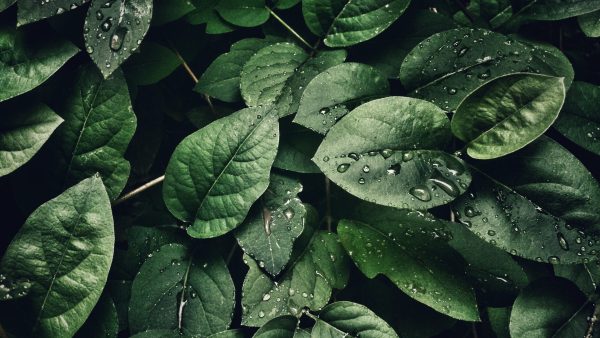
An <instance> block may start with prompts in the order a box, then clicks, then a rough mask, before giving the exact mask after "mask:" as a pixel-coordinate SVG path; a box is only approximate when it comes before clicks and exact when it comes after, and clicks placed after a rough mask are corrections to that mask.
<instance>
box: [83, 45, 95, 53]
mask: <svg viewBox="0 0 600 338" xmlns="http://www.w3.org/2000/svg"><path fill="white" fill-rule="evenodd" d="M85 51H86V52H87V53H88V54H92V53H93V52H94V47H92V46H87V47H86V48H85Z"/></svg>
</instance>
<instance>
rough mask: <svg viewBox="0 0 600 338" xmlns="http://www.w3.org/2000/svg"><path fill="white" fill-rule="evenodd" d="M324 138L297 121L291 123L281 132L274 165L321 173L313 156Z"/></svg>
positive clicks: (293, 169)
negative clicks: (312, 159) (296, 122)
mask: <svg viewBox="0 0 600 338" xmlns="http://www.w3.org/2000/svg"><path fill="white" fill-rule="evenodd" d="M322 140H323V138H322V136H321V135H319V134H317V133H314V132H312V131H311V130H308V129H306V128H304V127H302V126H299V125H297V124H295V123H292V124H290V125H289V126H288V129H287V130H284V131H283V132H282V134H281V140H280V142H279V151H278V152H277V157H275V162H274V163H273V167H275V168H279V169H284V170H289V171H293V172H297V173H304V174H318V173H320V172H321V170H319V167H317V166H316V165H315V163H314V162H313V161H311V158H312V157H313V155H314V154H315V151H317V148H318V147H319V144H320V143H321V141H322Z"/></svg>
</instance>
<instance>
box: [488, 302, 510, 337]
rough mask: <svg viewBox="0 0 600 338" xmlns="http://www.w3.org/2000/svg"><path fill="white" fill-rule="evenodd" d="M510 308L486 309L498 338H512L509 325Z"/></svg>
mask: <svg viewBox="0 0 600 338" xmlns="http://www.w3.org/2000/svg"><path fill="white" fill-rule="evenodd" d="M510 310H511V309H510V308H506V307H503V308H493V307H488V308H486V312H487V316H488V320H489V321H490V326H491V328H492V331H493V332H494V334H495V335H496V337H497V338H510V332H509V328H508V324H509V322H510Z"/></svg>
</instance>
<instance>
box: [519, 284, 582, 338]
mask: <svg viewBox="0 0 600 338" xmlns="http://www.w3.org/2000/svg"><path fill="white" fill-rule="evenodd" d="M591 313H592V304H591V303H589V302H587V301H586V298H585V296H584V295H583V294H582V293H581V292H580V291H579V290H577V287H576V286H575V285H574V284H573V283H571V282H569V281H568V280H566V279H562V278H553V279H540V280H537V281H535V282H534V283H532V284H531V285H529V286H528V287H527V288H526V289H525V290H523V291H522V292H521V294H520V295H519V297H518V298H517V300H515V303H514V305H513V308H512V312H511V314H510V335H511V337H528V338H529V337H531V338H548V337H554V338H570V337H583V336H584V335H585V333H586V329H587V327H588V322H587V320H586V317H587V316H588V315H590V314H591Z"/></svg>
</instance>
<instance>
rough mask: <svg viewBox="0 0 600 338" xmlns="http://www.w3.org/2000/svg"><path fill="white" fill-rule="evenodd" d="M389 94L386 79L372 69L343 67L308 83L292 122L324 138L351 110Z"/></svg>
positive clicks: (360, 66) (331, 70) (366, 67)
mask: <svg viewBox="0 0 600 338" xmlns="http://www.w3.org/2000/svg"><path fill="white" fill-rule="evenodd" d="M389 90H390V89H389V84H388V81H387V79H386V78H385V77H384V76H383V75H382V74H381V73H380V72H379V71H377V70H376V69H374V68H372V67H371V66H367V65H363V64H360V63H342V64H340V65H337V66H334V67H331V68H329V69H327V70H326V71H324V72H322V73H321V74H319V75H317V76H315V77H314V78H313V79H312V80H311V81H310V82H309V83H308V85H307V86H306V89H305V90H304V93H303V94H302V98H301V99H300V105H299V107H298V114H296V117H295V118H294V122H296V123H298V124H300V125H303V126H305V127H307V128H310V129H312V130H314V131H316V132H317V133H321V134H325V133H327V131H328V130H329V129H330V128H331V127H332V126H333V125H334V124H335V123H336V122H337V120H338V119H340V118H342V117H343V116H344V115H346V114H347V113H348V112H349V111H350V110H352V109H354V108H355V107H356V106H358V105H360V104H361V103H363V102H366V101H370V100H371V99H374V98H377V97H381V96H385V95H386V94H389Z"/></svg>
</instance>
